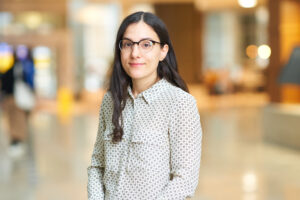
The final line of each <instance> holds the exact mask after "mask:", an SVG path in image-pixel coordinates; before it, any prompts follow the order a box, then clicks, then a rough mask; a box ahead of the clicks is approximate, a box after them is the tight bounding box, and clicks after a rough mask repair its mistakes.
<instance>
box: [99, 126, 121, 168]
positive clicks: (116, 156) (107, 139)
mask: <svg viewBox="0 0 300 200" xmlns="http://www.w3.org/2000/svg"><path fill="white" fill-rule="evenodd" d="M112 136H113V135H112V131H111V130H106V131H105V132H104V135H103V139H104V151H105V171H113V172H118V168H119V163H120V158H121V153H122V151H121V150H122V144H121V143H116V144H114V143H113V142H112Z"/></svg>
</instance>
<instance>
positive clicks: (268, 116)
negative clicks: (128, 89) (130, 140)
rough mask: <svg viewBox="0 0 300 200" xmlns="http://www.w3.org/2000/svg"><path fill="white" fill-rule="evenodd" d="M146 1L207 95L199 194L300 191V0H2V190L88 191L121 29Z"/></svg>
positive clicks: (214, 199)
mask: <svg viewBox="0 0 300 200" xmlns="http://www.w3.org/2000/svg"><path fill="white" fill-rule="evenodd" d="M140 10H143V11H150V12H153V13H155V14H156V15H158V16H159V17H160V18H161V19H163V21H164V22H165V23H166V25H167V27H168V30H169V33H170V36H171V39H172V42H173V45H174V48H175V53H176V56H177V59H178V64H179V72H180V74H181V75H182V77H183V79H184V80H185V81H186V82H187V83H188V86H189V89H190V93H191V94H192V95H193V96H195V97H196V99H197V103H198V109H199V112H200V115H201V122H202V126H203V151H202V153H203V155H202V163H201V169H200V177H199V185H198V188H197V191H196V193H195V196H194V197H193V198H192V199H195V200H227V199H230V200H296V199H297V200H298V199H299V198H300V159H299V158H300V1H299V0H223V1H217V0H140V1H138V0H119V1H111V0H26V1H25V0H0V77H1V79H0V86H1V95H0V102H1V107H0V199H1V200H19V199H20V200H27V199H28V200H35V199H36V200H40V199H41V200H48V199H49V200H66V199H74V200H76V199H87V193H86V184H87V173H86V172H87V171H86V168H87V167H88V166H89V164H90V158H91V153H92V150H93V145H94V142H95V139H96V132H97V125H98V111H99V108H100V104H101V100H102V97H103V94H104V93H105V88H106V85H105V83H106V82H105V79H106V74H107V70H108V69H109V68H110V65H111V63H112V59H113V50H114V49H113V48H114V40H115V37H116V32H117V29H118V26H119V24H120V22H121V20H122V19H123V18H124V17H125V16H127V15H128V14H130V13H132V12H135V11H140ZM18 68H19V69H21V72H22V69H23V76H22V78H21V79H22V80H21V81H19V82H18V80H20V79H17V80H14V81H12V82H9V81H8V80H10V79H9V77H10V78H11V77H16V74H17V73H16V71H18V70H16V69H18ZM13 69H14V70H13ZM12 74H13V75H12ZM22 81H23V83H24V82H25V83H26V84H27V86H28V85H30V87H27V88H29V89H28V90H27V91H28V93H26V94H28V95H25V94H23V95H21V96H22V98H18V97H17V96H16V91H18V89H16V88H19V87H20V84H17V82H18V83H20V82H22ZM33 83H34V84H33ZM12 88H13V89H12ZM10 97H14V98H10ZM25 97H26V98H25ZM22 101H25V102H23V104H22V103H21V104H22V106H20V105H19V104H20V102H22ZM12 132H15V133H14V135H13V134H12ZM12 138H14V140H12Z"/></svg>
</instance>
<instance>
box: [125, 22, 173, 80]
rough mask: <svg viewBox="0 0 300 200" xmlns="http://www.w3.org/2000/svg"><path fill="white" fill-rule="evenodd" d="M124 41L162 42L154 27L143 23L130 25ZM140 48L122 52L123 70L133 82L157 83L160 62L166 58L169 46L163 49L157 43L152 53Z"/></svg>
mask: <svg viewBox="0 0 300 200" xmlns="http://www.w3.org/2000/svg"><path fill="white" fill-rule="evenodd" d="M123 39H129V40H131V41H133V42H139V41H141V40H143V39H149V40H153V41H156V42H160V40H159V38H158V36H157V34H156V33H155V31H154V30H153V29H152V27H151V26H149V25H147V24H146V23H145V22H143V21H140V22H138V23H133V24H130V25H129V26H128V27H127V29H126V31H125V33H124V36H123ZM127 41H128V40H127ZM140 46H141V45H137V44H134V45H133V46H132V48H129V49H127V50H126V51H125V50H122V51H121V62H122V66H123V69H124V70H125V72H126V73H127V74H128V76H130V77H131V79H132V80H133V81H147V82H151V81H155V80H156V79H157V67H158V62H159V61H162V60H163V59H164V58H165V57H166V55H167V53H168V45H164V46H163V47H161V45H160V44H157V43H155V44H153V46H152V48H151V50H150V51H145V50H142V48H141V47H140Z"/></svg>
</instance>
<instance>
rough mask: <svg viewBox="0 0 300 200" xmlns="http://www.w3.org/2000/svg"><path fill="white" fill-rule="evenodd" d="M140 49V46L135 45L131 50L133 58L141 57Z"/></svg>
mask: <svg viewBox="0 0 300 200" xmlns="http://www.w3.org/2000/svg"><path fill="white" fill-rule="evenodd" d="M140 53H141V52H140V48H139V45H138V44H134V45H133V46H132V50H131V56H132V57H134V58H135V57H139V56H140Z"/></svg>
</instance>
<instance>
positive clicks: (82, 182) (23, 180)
mask: <svg viewBox="0 0 300 200" xmlns="http://www.w3.org/2000/svg"><path fill="white" fill-rule="evenodd" d="M199 91H200V90H199ZM191 92H192V93H193V95H194V96H196V97H197V100H198V106H199V110H200V114H201V122H202V125H203V131H204V135H203V157H202V163H201V170H200V178H199V185H198V189H197V191H196V193H195V196H194V197H193V198H192V199H193V200H196V199H197V200H299V199H300V151H296V150H293V149H289V148H283V147H280V146H276V145H272V144H268V143H265V142H264V141H263V131H262V108H263V106H264V105H265V104H266V102H267V100H266V98H265V96H264V95H257V94H255V95H254V94H242V95H240V96H239V95H233V96H224V97H213V98H212V97H207V96H203V95H202V94H200V93H197V92H198V90H197V88H193V87H191ZM249 95H250V96H249ZM95 107H96V108H97V109H98V107H99V106H98V105H96V106H95ZM97 109H94V110H97ZM0 118H1V125H0V130H1V132H0V200H69V199H72V200H81V199H86V182H87V176H86V168H87V166H88V165H89V162H90V156H91V152H92V148H93V143H94V140H95V136H96V129H97V123H98V122H97V120H98V116H97V112H82V113H77V114H74V115H73V117H72V119H71V120H70V121H69V122H65V123H61V122H60V120H59V119H58V117H57V115H56V114H55V113H51V112H43V111H38V112H35V113H33V115H32V116H31V118H30V126H29V131H30V137H29V140H28V146H27V147H28V148H27V153H26V155H25V156H24V157H22V158H19V159H11V158H10V157H9V156H8V151H7V138H6V134H5V130H6V128H5V119H4V117H3V116H2V113H1V115H0Z"/></svg>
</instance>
